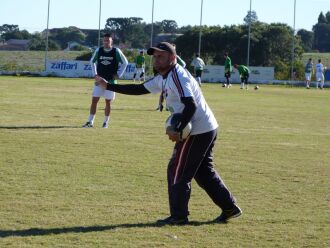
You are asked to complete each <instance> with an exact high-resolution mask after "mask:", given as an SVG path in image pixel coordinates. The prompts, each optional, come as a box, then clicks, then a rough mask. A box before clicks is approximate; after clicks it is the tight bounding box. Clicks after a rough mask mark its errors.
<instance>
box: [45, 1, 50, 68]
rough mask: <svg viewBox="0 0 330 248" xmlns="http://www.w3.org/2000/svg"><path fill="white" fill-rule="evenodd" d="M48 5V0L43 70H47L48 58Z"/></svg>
mask: <svg viewBox="0 0 330 248" xmlns="http://www.w3.org/2000/svg"><path fill="white" fill-rule="evenodd" d="M49 6H50V0H48V11H47V29H46V48H45V71H46V70H47V59H48V33H49Z"/></svg>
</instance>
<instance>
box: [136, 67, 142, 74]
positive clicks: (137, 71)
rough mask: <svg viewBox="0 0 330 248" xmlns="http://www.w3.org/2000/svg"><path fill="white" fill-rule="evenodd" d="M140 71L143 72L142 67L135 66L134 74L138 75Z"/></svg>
mask: <svg viewBox="0 0 330 248" xmlns="http://www.w3.org/2000/svg"><path fill="white" fill-rule="evenodd" d="M142 72H143V73H144V68H135V73H136V74H139V75H140V74H141V73H142Z"/></svg>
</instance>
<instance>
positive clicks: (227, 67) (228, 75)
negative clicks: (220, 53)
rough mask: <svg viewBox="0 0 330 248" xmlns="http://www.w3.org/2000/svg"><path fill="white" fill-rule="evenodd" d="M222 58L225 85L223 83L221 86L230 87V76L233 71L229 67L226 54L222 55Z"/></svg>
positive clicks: (230, 66)
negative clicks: (223, 59) (223, 60)
mask: <svg viewBox="0 0 330 248" xmlns="http://www.w3.org/2000/svg"><path fill="white" fill-rule="evenodd" d="M224 58H225V78H226V81H227V82H226V83H224V84H223V85H222V87H227V88H229V87H231V83H230V74H231V72H232V70H233V68H232V65H231V59H230V58H229V56H228V53H225V54H224Z"/></svg>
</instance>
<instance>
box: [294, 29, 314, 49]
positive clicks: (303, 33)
mask: <svg viewBox="0 0 330 248" xmlns="http://www.w3.org/2000/svg"><path fill="white" fill-rule="evenodd" d="M297 36H299V37H300V39H301V45H302V47H303V49H304V51H305V52H311V51H312V49H313V40H314V33H313V32H311V31H307V30H306V29H300V30H299V31H298V32H297Z"/></svg>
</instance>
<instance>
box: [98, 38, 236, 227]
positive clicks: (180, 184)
mask: <svg viewBox="0 0 330 248" xmlns="http://www.w3.org/2000/svg"><path fill="white" fill-rule="evenodd" d="M147 53H148V54H149V55H153V63H154V68H155V69H156V70H157V72H158V73H159V74H158V75H156V76H155V77H154V78H152V79H150V80H148V81H146V82H145V83H144V84H130V85H119V84H116V85H114V84H106V82H104V81H103V80H100V81H99V82H98V83H99V85H101V86H102V87H106V88H107V89H109V90H112V91H115V92H118V93H122V94H129V95H142V94H148V93H154V94H156V93H159V92H162V93H163V95H164V98H165V100H166V104H167V106H168V108H169V111H171V112H172V113H180V114H181V120H180V121H178V123H177V124H176V125H175V126H174V127H173V129H168V130H166V134H167V135H168V137H169V139H170V140H172V141H173V142H175V146H174V150H173V154H172V157H171V159H170V162H169V164H168V170H167V181H168V194H169V205H170V216H169V217H167V218H165V219H162V220H159V221H157V223H158V224H160V225H166V224H169V225H183V224H187V223H188V215H189V211H188V202H189V198H190V192H191V181H192V179H193V178H194V179H195V180H196V182H197V183H198V185H199V186H200V187H201V188H203V189H204V190H205V191H206V192H207V194H208V195H209V196H210V197H211V199H212V200H213V202H214V203H215V204H216V205H218V206H219V207H220V208H221V209H222V213H221V215H220V216H218V217H217V218H216V219H215V220H214V221H215V222H218V223H224V222H227V221H228V220H229V219H231V218H235V217H238V216H240V215H241V213H242V211H241V209H240V208H239V207H238V206H237V204H236V200H235V198H234V196H233V195H232V194H231V193H230V191H229V190H228V189H227V187H226V186H225V184H224V182H223V180H222V179H221V177H220V176H219V174H218V173H217V172H216V170H215V169H214V167H213V147H214V145H215V141H216V138H217V128H218V123H217V121H216V119H215V117H214V115H213V113H212V111H211V109H210V107H209V106H208V104H207V103H206V101H205V99H204V96H203V94H202V91H201V89H200V87H199V85H198V83H197V82H196V80H195V79H194V78H193V77H192V75H191V74H190V73H189V72H188V71H187V70H185V69H184V68H183V67H182V66H179V65H178V64H177V61H176V51H175V49H174V47H173V46H172V45H171V44H170V43H167V42H161V43H159V44H158V45H157V46H155V47H151V48H149V49H148V51H147ZM189 122H191V124H192V131H191V134H190V136H188V138H187V139H185V140H182V139H181V132H182V130H183V129H184V128H185V126H186V125H187V123H189Z"/></svg>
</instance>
